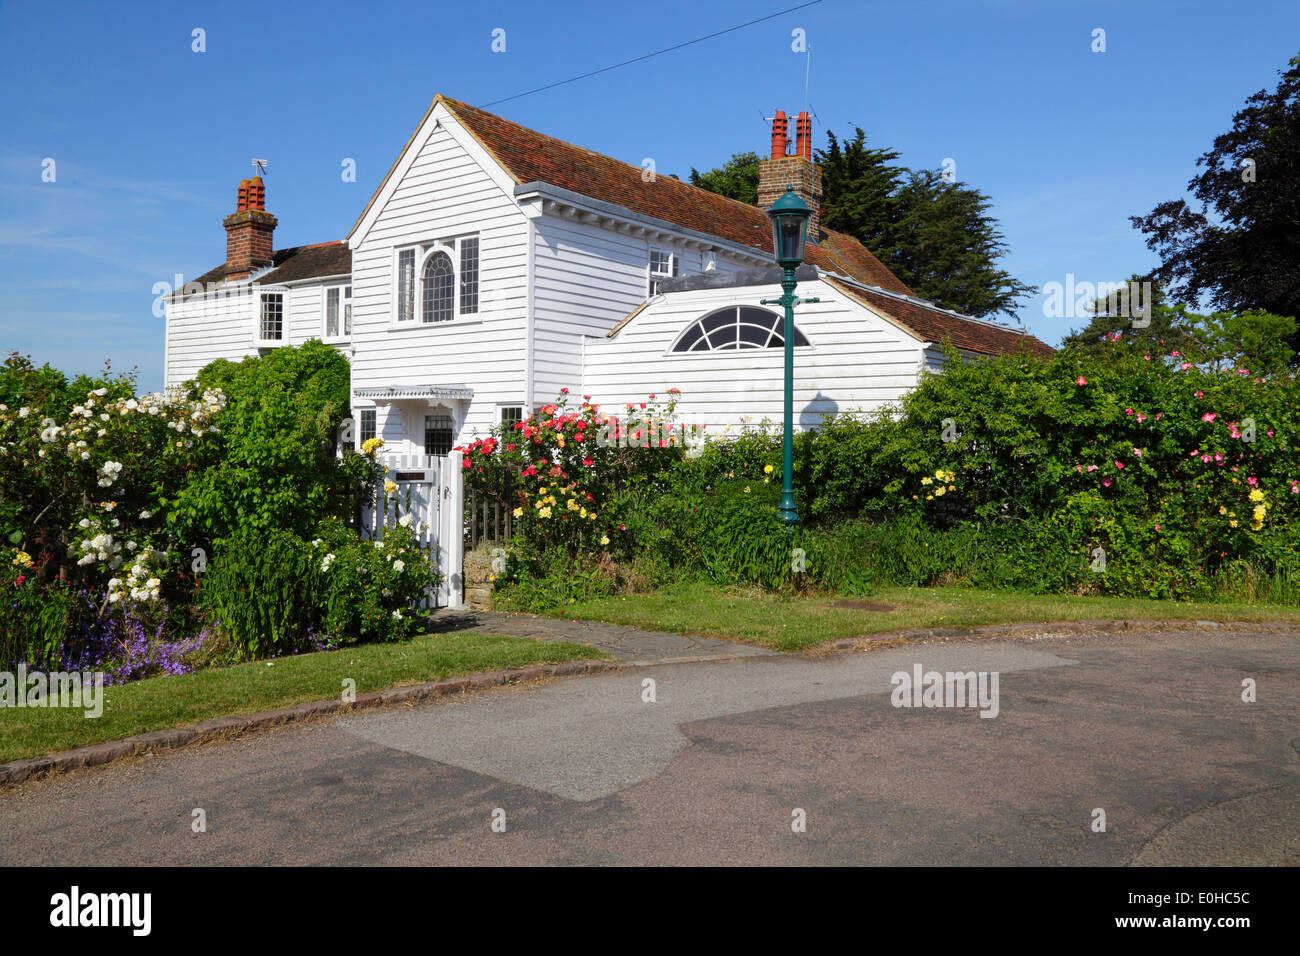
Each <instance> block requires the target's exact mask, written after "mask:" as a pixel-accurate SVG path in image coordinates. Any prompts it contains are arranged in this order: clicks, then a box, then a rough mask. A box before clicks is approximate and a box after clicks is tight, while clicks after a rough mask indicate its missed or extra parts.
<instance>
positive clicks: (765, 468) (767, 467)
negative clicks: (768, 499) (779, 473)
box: [763, 465, 776, 475]
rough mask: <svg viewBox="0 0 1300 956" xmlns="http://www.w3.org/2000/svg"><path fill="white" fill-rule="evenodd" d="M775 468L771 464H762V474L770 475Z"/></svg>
mask: <svg viewBox="0 0 1300 956" xmlns="http://www.w3.org/2000/svg"><path fill="white" fill-rule="evenodd" d="M775 470H776V469H774V468H773V467H772V466H771V465H764V466H763V474H765V475H770V474H771V473H772V472H773V471H775Z"/></svg>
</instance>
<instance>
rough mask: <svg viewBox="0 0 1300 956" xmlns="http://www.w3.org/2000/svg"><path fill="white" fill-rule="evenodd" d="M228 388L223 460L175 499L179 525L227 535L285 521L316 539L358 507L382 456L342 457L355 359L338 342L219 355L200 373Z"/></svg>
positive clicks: (206, 537) (190, 534)
mask: <svg viewBox="0 0 1300 956" xmlns="http://www.w3.org/2000/svg"><path fill="white" fill-rule="evenodd" d="M197 381H198V384H199V386H200V387H201V388H205V389H208V388H211V389H215V388H220V389H221V390H222V391H223V392H224V394H225V396H226V407H225V409H224V410H223V411H222V413H221V414H220V415H219V416H218V418H217V420H216V424H217V426H218V427H219V429H220V434H221V438H222V440H221V443H220V448H218V449H216V450H215V452H214V454H215V455H216V456H217V457H215V458H214V464H219V467H209V468H207V469H205V470H203V471H201V472H199V473H197V474H196V475H195V477H194V480H193V481H191V482H190V483H189V484H187V485H186V487H185V488H184V489H182V490H181V492H180V494H179V495H178V496H177V498H176V499H175V500H174V501H173V502H170V504H171V505H172V508H171V509H170V513H169V515H168V520H169V523H171V524H172V526H173V530H174V531H175V532H176V533H177V534H178V535H179V536H180V537H181V539H182V540H186V541H196V542H197V541H202V542H221V541H224V540H225V539H227V538H229V537H230V536H231V535H233V534H234V532H235V531H236V530H237V529H240V528H249V529H253V530H269V529H272V528H283V529H286V530H289V531H293V532H294V533H296V534H298V535H299V536H300V537H307V538H310V537H311V536H312V532H313V530H314V528H315V527H316V525H317V524H318V523H319V522H320V521H322V520H323V519H325V518H327V517H330V516H339V515H350V514H352V513H353V512H354V509H355V508H356V506H357V505H358V503H359V502H360V498H361V495H362V494H363V493H364V491H365V489H366V487H367V482H368V481H369V480H370V478H371V477H372V476H371V473H370V471H371V469H372V468H373V462H372V461H371V460H370V459H369V458H367V457H366V456H363V455H356V454H347V455H344V456H343V457H342V458H339V457H337V456H336V453H335V451H336V436H337V433H338V428H339V425H340V423H341V422H342V420H343V418H344V417H345V416H346V415H347V414H348V408H349V405H350V402H349V368H348V363H347V359H345V358H344V357H343V356H342V355H340V354H339V353H338V351H337V350H336V349H334V348H331V347H330V346H328V345H324V344H323V343H321V342H320V341H318V340H315V339H313V340H311V341H309V342H306V343H305V344H303V345H302V346H300V347H297V348H283V349H276V350H275V351H273V352H271V353H270V354H269V355H267V356H265V357H262V358H246V359H244V360H243V361H241V362H230V361H228V360H225V359H218V360H217V361H215V362H213V363H212V364H210V365H208V366H206V367H205V368H204V369H203V370H202V371H200V372H199V375H198V378H197Z"/></svg>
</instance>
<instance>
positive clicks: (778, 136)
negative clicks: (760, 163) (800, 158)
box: [772, 110, 790, 159]
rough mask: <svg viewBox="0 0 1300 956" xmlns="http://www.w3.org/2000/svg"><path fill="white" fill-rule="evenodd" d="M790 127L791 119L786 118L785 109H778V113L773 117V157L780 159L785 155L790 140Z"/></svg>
mask: <svg viewBox="0 0 1300 956" xmlns="http://www.w3.org/2000/svg"><path fill="white" fill-rule="evenodd" d="M789 129H790V126H789V121H788V120H787V119H786V118H785V110H777V111H776V115H775V116H773V117H772V158H773V159H780V158H781V157H783V156H784V155H785V150H786V144H787V143H788V142H789V136H788V132H789Z"/></svg>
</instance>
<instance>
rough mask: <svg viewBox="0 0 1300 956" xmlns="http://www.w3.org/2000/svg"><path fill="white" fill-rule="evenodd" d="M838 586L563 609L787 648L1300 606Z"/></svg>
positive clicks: (1268, 612)
mask: <svg viewBox="0 0 1300 956" xmlns="http://www.w3.org/2000/svg"><path fill="white" fill-rule="evenodd" d="M844 600H849V599H847V598H844V597H840V596H834V595H832V596H819V597H807V598H803V597H784V596H778V595H772V594H766V593H764V592H762V591H758V590H753V591H750V590H741V589H726V590H724V589H718V588H713V587H709V586H707V585H700V584H696V585H689V586H683V587H676V588H665V589H662V590H659V591H653V592H650V593H647V594H631V595H620V596H617V597H610V598H602V599H600V600H595V601H585V602H582V603H579V604H571V605H569V606H568V607H565V608H562V609H557V610H556V611H555V612H554V614H555V615H556V616H562V617H575V618H588V619H591V620H598V621H609V622H611V623H615V624H632V625H635V626H637V627H643V628H647V629H650V630H660V631H674V632H677V633H690V634H701V635H704V636H706V637H717V638H722V639H729V640H733V641H740V642H743V643H747V644H761V645H763V646H765V647H771V648H775V649H776V650H780V651H796V650H799V649H801V648H805V647H810V646H813V645H816V644H821V643H824V642H826V641H834V640H838V639H840V638H845V637H858V636H861V635H865V634H873V633H879V632H882V631H895V630H899V629H902V628H911V627H977V626H979V625H982V624H1011V623H1017V622H1033V621H1077V620H1088V619H1094V618H1110V619H1113V618H1142V619H1150V620H1178V619H1191V620H1196V619H1210V620H1215V621H1272V620H1282V621H1294V622H1297V623H1300V608H1296V607H1282V606H1275V605H1265V604H1228V603H1213V604H1194V603H1185V602H1177V601H1151V600H1142V599H1135V598H1112V597H1069V596H1065V595H1038V594H1022V593H1019V592H1015V591H980V590H975V589H973V588H959V587H936V588H882V589H880V590H879V591H877V592H875V593H874V594H873V595H872V596H871V597H870V598H868V599H866V600H867V601H868V602H870V603H873V604H889V605H893V610H889V611H882V610H865V609H855V608H837V607H832V606H831V605H832V604H834V603H835V602H836V601H844Z"/></svg>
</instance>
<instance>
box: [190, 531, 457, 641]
mask: <svg viewBox="0 0 1300 956" xmlns="http://www.w3.org/2000/svg"><path fill="white" fill-rule="evenodd" d="M438 581H439V575H438V574H437V572H436V571H435V570H434V568H433V567H432V564H431V563H430V561H429V559H428V557H427V555H426V554H425V553H424V552H423V551H422V550H421V549H420V548H419V547H418V545H417V543H416V540H415V535H414V532H413V531H412V530H411V529H410V528H408V527H404V526H402V525H397V526H395V527H390V528H388V529H386V530H385V533H384V537H383V539H382V540H379V541H368V540H366V539H364V538H362V537H361V536H360V535H358V534H357V532H356V531H354V530H353V529H351V528H348V527H347V526H345V525H344V524H343V523H342V522H340V521H337V520H331V521H326V522H324V523H323V524H322V525H321V526H320V528H319V535H318V537H316V538H313V539H312V540H311V541H306V540H304V539H302V538H300V537H298V536H297V535H296V534H295V533H294V532H292V531H287V530H280V529H277V530H275V531H272V532H269V533H267V532H260V531H257V530H255V529H252V528H245V529H241V530H240V531H239V532H238V533H237V534H236V535H235V536H234V537H233V538H231V539H230V540H229V541H228V542H227V545H226V547H224V548H223V549H222V550H221V551H220V552H219V553H218V554H217V556H216V557H215V558H214V560H213V561H212V563H211V564H210V565H209V570H208V573H207V575H206V576H205V577H204V578H203V579H202V587H201V589H200V593H201V595H202V598H201V601H202V603H203V606H204V607H205V608H206V609H207V610H208V611H209V612H210V617H211V619H212V621H213V623H214V626H216V627H217V628H218V629H219V630H220V631H221V633H222V635H223V636H224V637H225V638H226V639H227V640H228V642H229V644H230V646H231V648H232V649H233V651H234V652H235V654H236V656H237V657H239V658H240V659H243V660H251V659H256V658H262V657H279V656H282V655H285V654H297V653H301V652H305V651H314V650H321V649H323V648H325V647H336V646H340V645H346V644H355V643H358V642H370V641H391V640H398V639H401V638H405V637H410V636H411V635H412V634H414V633H416V632H417V631H418V630H419V629H420V625H421V621H422V616H421V615H420V614H419V613H418V612H416V611H413V610H412V605H413V604H415V603H416V602H417V601H419V600H420V599H421V598H422V597H423V595H424V592H425V589H426V588H428V587H434V586H436V585H437V583H438Z"/></svg>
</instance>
